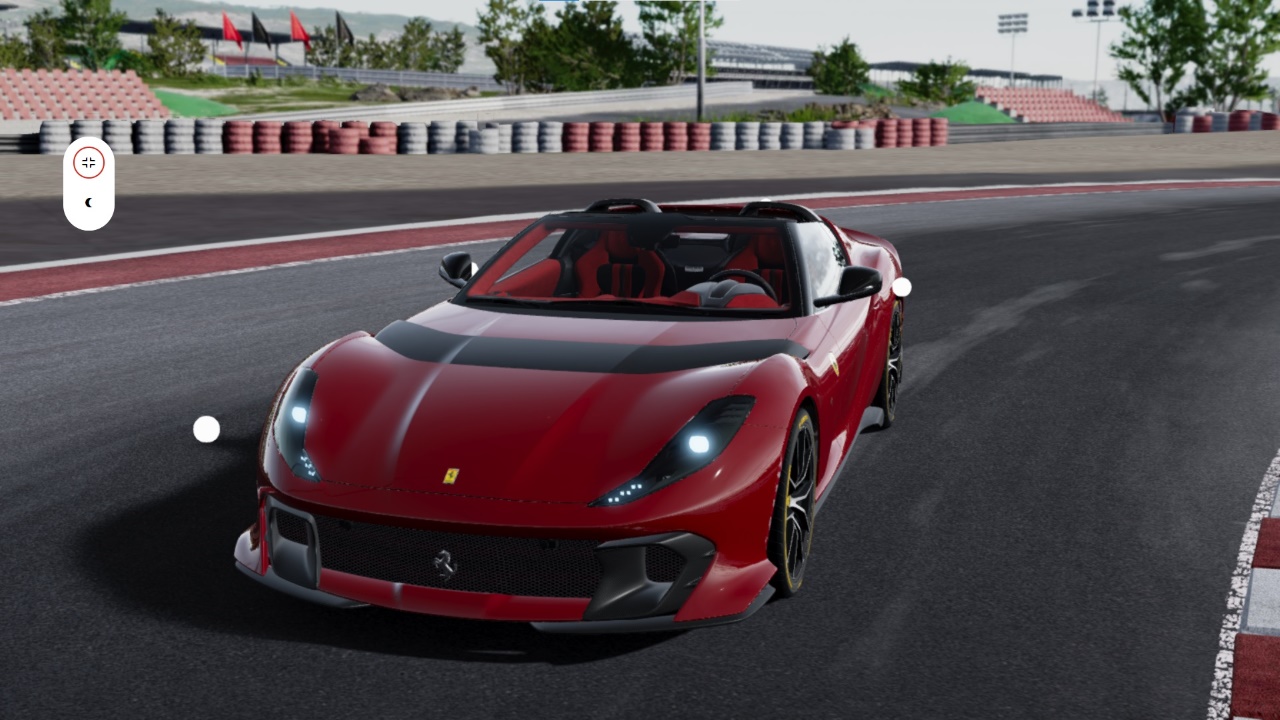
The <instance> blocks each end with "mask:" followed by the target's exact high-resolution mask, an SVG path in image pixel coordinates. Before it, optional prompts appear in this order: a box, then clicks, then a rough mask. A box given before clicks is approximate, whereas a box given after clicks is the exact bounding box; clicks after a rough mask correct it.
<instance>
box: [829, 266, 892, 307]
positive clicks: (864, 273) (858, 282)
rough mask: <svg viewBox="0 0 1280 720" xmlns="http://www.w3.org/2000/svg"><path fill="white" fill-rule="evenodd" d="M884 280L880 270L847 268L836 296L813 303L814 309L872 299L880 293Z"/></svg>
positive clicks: (842, 274) (841, 275)
mask: <svg viewBox="0 0 1280 720" xmlns="http://www.w3.org/2000/svg"><path fill="white" fill-rule="evenodd" d="M883 283H884V280H883V279H882V278H881V277H880V272H879V271H878V270H872V269H871V268H868V267H858V266H854V267H847V268H845V269H844V272H842V273H841V274H840V289H839V290H837V291H836V294H835V295H829V296H827V297H823V298H818V299H816V300H814V301H813V305H814V307H826V306H828V305H835V304H836V303H842V302H848V301H850V300H857V299H859V298H864V297H870V296H872V295H875V294H876V293H878V292H880V288H881V286H882V285H883Z"/></svg>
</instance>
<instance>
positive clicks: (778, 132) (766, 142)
mask: <svg viewBox="0 0 1280 720" xmlns="http://www.w3.org/2000/svg"><path fill="white" fill-rule="evenodd" d="M759 147H760V149H761V150H781V149H782V123H780V122H762V123H760V140H759Z"/></svg>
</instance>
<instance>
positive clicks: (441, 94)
mask: <svg viewBox="0 0 1280 720" xmlns="http://www.w3.org/2000/svg"><path fill="white" fill-rule="evenodd" d="M461 96H462V93H461V92H460V91H458V90H452V89H449V88H434V87H424V88H418V87H407V88H401V89H400V99H401V100H403V101H405V102H432V101H435V100H456V99H457V98H459V97H461Z"/></svg>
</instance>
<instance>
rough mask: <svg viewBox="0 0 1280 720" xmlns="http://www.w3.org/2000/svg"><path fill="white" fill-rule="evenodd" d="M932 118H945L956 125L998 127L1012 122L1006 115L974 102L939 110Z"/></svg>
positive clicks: (986, 105) (984, 104)
mask: <svg viewBox="0 0 1280 720" xmlns="http://www.w3.org/2000/svg"><path fill="white" fill-rule="evenodd" d="M933 117H936V118H947V119H948V120H950V121H951V122H952V123H955V124H956V125H999V124H1004V123H1011V122H1013V118H1011V117H1009V116H1008V115H1005V114H1004V113H1002V112H1000V111H999V110H997V109H995V108H993V107H991V106H990V105H988V104H986V103H981V102H977V101H976V100H971V101H969V102H964V103H960V104H959V105H952V106H951V107H949V108H946V109H945V110H939V111H938V112H936V113H934V114H933Z"/></svg>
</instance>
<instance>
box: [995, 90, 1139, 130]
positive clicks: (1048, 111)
mask: <svg viewBox="0 0 1280 720" xmlns="http://www.w3.org/2000/svg"><path fill="white" fill-rule="evenodd" d="M977 96H978V100H979V101H981V102H985V103H989V104H993V105H995V106H996V107H997V108H999V109H1001V110H1008V111H1009V112H1010V113H1012V114H1013V115H1014V116H1016V117H1021V118H1022V119H1023V120H1024V121H1026V122H1038V123H1049V122H1131V120H1130V119H1128V118H1126V117H1124V116H1123V115H1121V114H1120V113H1114V112H1111V111H1110V110H1108V109H1106V108H1104V107H1102V106H1101V105H1099V104H1098V103H1096V102H1093V101H1092V100H1089V99H1087V98H1084V97H1081V96H1079V95H1076V94H1075V93H1073V92H1071V91H1070V90H1057V89H1050V88H995V87H980V88H978V90H977Z"/></svg>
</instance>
